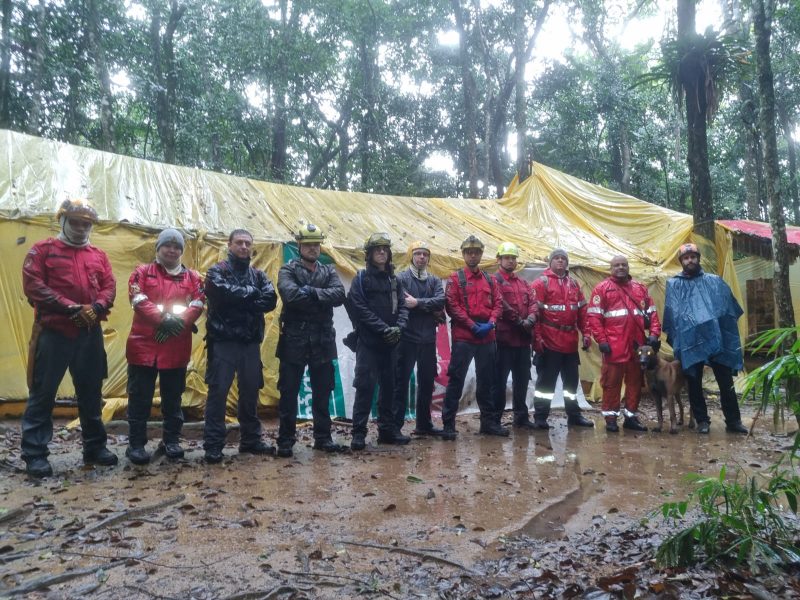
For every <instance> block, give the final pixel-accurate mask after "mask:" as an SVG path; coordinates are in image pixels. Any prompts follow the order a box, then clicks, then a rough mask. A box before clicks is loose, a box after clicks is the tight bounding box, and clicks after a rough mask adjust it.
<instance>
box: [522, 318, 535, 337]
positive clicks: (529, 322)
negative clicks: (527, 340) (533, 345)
mask: <svg viewBox="0 0 800 600" xmlns="http://www.w3.org/2000/svg"><path fill="white" fill-rule="evenodd" d="M534 323H536V319H534V318H533V316H532V315H531V316H529V317H528V318H527V319H523V320H522V321H520V322H519V325H520V327H522V328H523V329H524V330H525V331H527V332H528V333H530V332H531V329H533V324H534Z"/></svg>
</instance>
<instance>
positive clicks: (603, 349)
mask: <svg viewBox="0 0 800 600" xmlns="http://www.w3.org/2000/svg"><path fill="white" fill-rule="evenodd" d="M597 347H598V348H600V352H602V353H603V354H611V345H610V344H609V343H608V342H603V343H602V344H598V345H597Z"/></svg>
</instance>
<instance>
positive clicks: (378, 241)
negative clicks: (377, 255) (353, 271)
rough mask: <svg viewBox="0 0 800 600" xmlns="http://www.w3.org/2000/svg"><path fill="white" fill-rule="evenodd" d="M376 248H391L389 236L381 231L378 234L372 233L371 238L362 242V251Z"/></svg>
mask: <svg viewBox="0 0 800 600" xmlns="http://www.w3.org/2000/svg"><path fill="white" fill-rule="evenodd" d="M378 246H388V247H389V248H391V247H392V240H391V239H389V234H388V233H385V232H383V231H381V232H378V233H373V234H372V235H371V236H369V237H368V238H367V241H366V242H364V250H365V251H366V250H369V249H370V248H377V247H378Z"/></svg>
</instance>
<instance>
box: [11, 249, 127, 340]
mask: <svg viewBox="0 0 800 600" xmlns="http://www.w3.org/2000/svg"><path fill="white" fill-rule="evenodd" d="M22 288H23V290H24V292H25V296H26V297H27V298H28V302H30V303H31V305H33V307H34V308H35V310H36V320H37V321H38V322H39V323H40V324H41V325H42V327H46V328H48V329H54V330H55V331H58V332H60V333H62V334H64V335H66V336H67V337H71V338H74V337H77V336H78V332H79V328H78V326H77V325H75V324H74V323H73V322H72V321H71V320H70V315H71V312H70V311H69V310H68V309H67V307H68V306H70V305H73V304H99V305H100V307H101V308H102V310H101V311H99V313H100V314H98V319H99V320H101V321H105V320H106V318H107V317H108V312H109V310H110V309H111V307H112V306H114V298H115V297H116V295H117V282H116V281H115V280H114V274H113V273H112V272H111V263H110V262H109V261H108V256H106V253H105V252H103V251H102V250H100V249H99V248H96V247H95V246H92V245H91V244H89V245H87V246H83V247H81V248H76V247H74V246H70V245H68V244H65V243H64V242H62V241H61V240H58V239H56V238H48V239H46V240H42V241H41V242H36V243H35V244H34V245H33V246H32V247H31V249H30V250H28V254H27V256H26V257H25V262H24V263H23V265H22Z"/></svg>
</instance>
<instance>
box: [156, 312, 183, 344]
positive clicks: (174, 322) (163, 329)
mask: <svg viewBox="0 0 800 600" xmlns="http://www.w3.org/2000/svg"><path fill="white" fill-rule="evenodd" d="M184 326H185V325H184V323H183V319H181V318H180V317H176V316H175V315H173V314H172V313H164V316H163V317H162V318H161V325H159V326H158V329H157V330H156V336H155V337H156V341H157V342H158V343H159V344H163V343H164V342H166V341H167V340H168V339H169V338H170V337H173V336H178V335H180V334H181V333H182V332H183V328H184Z"/></svg>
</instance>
